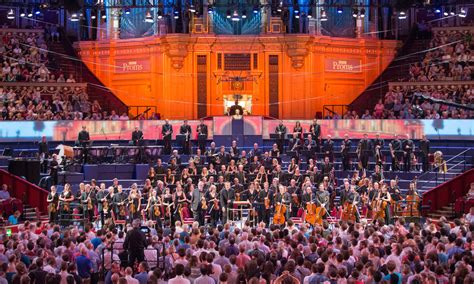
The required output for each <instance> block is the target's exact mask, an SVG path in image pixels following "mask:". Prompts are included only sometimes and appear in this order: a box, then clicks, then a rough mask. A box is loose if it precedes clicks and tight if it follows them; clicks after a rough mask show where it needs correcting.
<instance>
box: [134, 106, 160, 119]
mask: <svg viewBox="0 0 474 284" xmlns="http://www.w3.org/2000/svg"><path fill="white" fill-rule="evenodd" d="M127 108H128V115H129V116H130V117H131V119H138V118H139V117H140V116H141V115H144V116H145V118H146V119H148V118H149V117H150V115H149V114H150V111H151V110H153V113H154V114H157V112H156V111H157V110H158V108H157V107H156V106H133V105H132V106H127ZM132 111H133V112H132Z"/></svg>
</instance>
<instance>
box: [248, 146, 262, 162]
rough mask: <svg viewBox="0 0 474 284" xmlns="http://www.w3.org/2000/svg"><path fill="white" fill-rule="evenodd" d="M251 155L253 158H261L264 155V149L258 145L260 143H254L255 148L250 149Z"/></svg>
mask: <svg viewBox="0 0 474 284" xmlns="http://www.w3.org/2000/svg"><path fill="white" fill-rule="evenodd" d="M249 156H250V158H251V159H253V157H255V156H257V157H258V159H259V160H260V158H261V156H262V151H261V150H260V148H259V147H258V143H253V149H252V150H250V153H249Z"/></svg>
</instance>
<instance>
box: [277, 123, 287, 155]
mask: <svg viewBox="0 0 474 284" xmlns="http://www.w3.org/2000/svg"><path fill="white" fill-rule="evenodd" d="M286 131H287V130H286V126H285V125H283V121H281V120H280V124H278V126H277V127H276V129H275V133H276V134H277V135H278V138H277V141H276V142H277V145H278V149H279V150H280V154H283V150H284V149H283V146H284V145H285V138H286Z"/></svg>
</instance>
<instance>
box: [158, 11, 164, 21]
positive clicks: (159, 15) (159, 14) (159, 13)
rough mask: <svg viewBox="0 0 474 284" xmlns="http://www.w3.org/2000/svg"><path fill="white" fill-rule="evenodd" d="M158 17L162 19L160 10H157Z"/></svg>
mask: <svg viewBox="0 0 474 284" xmlns="http://www.w3.org/2000/svg"><path fill="white" fill-rule="evenodd" d="M158 19H160V20H161V19H163V12H161V10H158Z"/></svg>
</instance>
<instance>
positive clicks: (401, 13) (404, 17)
mask: <svg viewBox="0 0 474 284" xmlns="http://www.w3.org/2000/svg"><path fill="white" fill-rule="evenodd" d="M406 18H407V14H406V13H405V12H404V11H401V12H400V13H398V19H399V20H405V19H406Z"/></svg>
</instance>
